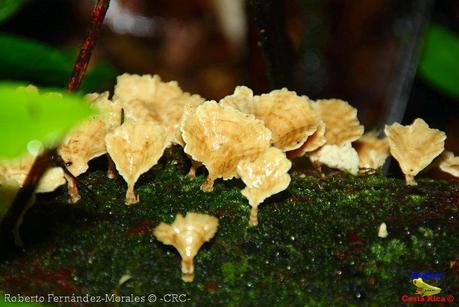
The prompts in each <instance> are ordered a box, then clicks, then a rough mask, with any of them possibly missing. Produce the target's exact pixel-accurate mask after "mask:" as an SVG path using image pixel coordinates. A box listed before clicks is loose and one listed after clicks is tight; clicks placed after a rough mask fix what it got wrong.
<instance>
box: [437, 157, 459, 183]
mask: <svg viewBox="0 0 459 307" xmlns="http://www.w3.org/2000/svg"><path fill="white" fill-rule="evenodd" d="M439 167H440V169H441V170H442V171H444V172H445V173H448V174H450V175H452V176H454V177H459V157H455V156H454V154H453V153H452V152H450V151H445V152H443V154H442V155H441V157H440V164H439Z"/></svg>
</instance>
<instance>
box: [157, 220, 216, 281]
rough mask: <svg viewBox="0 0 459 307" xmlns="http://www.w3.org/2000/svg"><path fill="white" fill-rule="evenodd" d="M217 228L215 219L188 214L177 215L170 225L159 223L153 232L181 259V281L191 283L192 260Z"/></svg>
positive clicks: (192, 274)
mask: <svg viewBox="0 0 459 307" xmlns="http://www.w3.org/2000/svg"><path fill="white" fill-rule="evenodd" d="M217 228H218V219H217V218H216V217H213V216H210V215H206V214H200V213H192V212H189V213H187V214H186V215H185V217H183V216H182V215H181V214H177V216H176V217H175V221H174V223H172V224H171V225H169V224H165V223H160V224H159V225H158V226H157V227H156V228H155V229H154V230H153V234H154V235H155V237H156V239H158V241H161V242H162V243H163V244H166V245H172V246H174V247H175V248H176V249H177V251H178V252H179V254H180V256H181V257H182V279H183V281H185V282H190V281H193V279H194V265H193V259H194V257H195V256H196V254H197V253H198V251H199V249H200V248H201V246H202V245H203V244H204V243H205V242H207V241H209V240H210V239H212V238H213V236H214V235H215V233H216V232H217Z"/></svg>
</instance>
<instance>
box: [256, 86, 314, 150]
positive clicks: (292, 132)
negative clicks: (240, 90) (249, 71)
mask: <svg viewBox="0 0 459 307" xmlns="http://www.w3.org/2000/svg"><path fill="white" fill-rule="evenodd" d="M309 102H310V100H309V98H308V97H306V96H298V95H297V94H296V93H295V92H291V91H289V90H287V89H285V88H284V89H281V90H274V91H272V92H270V93H269V94H263V95H261V96H256V97H255V109H254V115H255V117H256V118H258V119H261V120H263V121H264V123H265V126H266V127H267V128H269V129H270V130H271V131H272V133H273V136H272V138H273V139H272V143H273V145H274V146H275V147H277V148H279V149H282V150H283V151H288V150H293V149H297V148H299V147H300V146H301V145H303V144H304V142H305V141H306V140H307V138H308V137H309V136H310V135H312V134H313V133H314V132H315V131H316V129H317V126H318V120H317V116H316V114H315V112H314V111H313V110H312V108H311V106H310V103H309Z"/></svg>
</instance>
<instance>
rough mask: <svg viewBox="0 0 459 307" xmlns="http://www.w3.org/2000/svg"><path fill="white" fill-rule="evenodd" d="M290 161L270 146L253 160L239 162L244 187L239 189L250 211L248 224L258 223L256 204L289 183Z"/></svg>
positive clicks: (238, 169)
mask: <svg viewBox="0 0 459 307" xmlns="http://www.w3.org/2000/svg"><path fill="white" fill-rule="evenodd" d="M291 167H292V162H290V160H288V159H287V157H286V156H285V153H283V152H282V151H281V150H280V149H278V148H275V147H271V148H269V149H268V150H266V151H265V152H264V153H263V154H262V155H260V156H259V157H258V158H257V159H256V160H255V161H253V162H250V161H249V160H244V161H241V162H239V164H238V166H237V173H238V175H239V176H240V177H241V179H242V181H244V183H245V184H246V187H245V188H244V189H243V190H242V191H241V192H242V195H244V196H245V197H247V199H248V200H249V204H250V206H252V211H251V213H250V219H249V224H250V225H251V226H256V225H258V206H259V205H260V204H261V203H262V202H263V201H264V200H265V199H266V198H268V197H269V196H271V195H274V194H277V193H279V192H281V191H283V190H285V189H286V188H287V187H288V185H289V184H290V176H289V174H288V170H289V169H290V168H291Z"/></svg>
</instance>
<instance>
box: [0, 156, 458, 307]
mask: <svg viewBox="0 0 459 307" xmlns="http://www.w3.org/2000/svg"><path fill="white" fill-rule="evenodd" d="M186 168H187V166H186V161H185V160H184V159H183V158H182V157H181V156H180V155H171V154H169V155H167V157H166V158H163V160H162V161H161V163H160V164H159V165H157V166H156V167H154V169H153V170H151V171H150V172H148V173H147V174H145V175H144V176H143V177H142V178H141V180H140V181H139V182H138V183H137V186H136V191H137V192H138V193H139V196H140V202H139V203H138V204H136V205H133V206H126V205H124V195H125V189H126V186H125V183H124V181H123V180H122V178H121V177H118V178H117V179H114V180H109V179H107V178H106V171H104V170H103V169H102V168H101V169H99V170H97V169H96V170H94V169H93V170H92V171H91V172H89V173H87V174H84V175H82V176H81V177H80V179H81V181H82V182H83V183H84V184H85V185H86V186H87V187H89V188H90V189H91V190H92V191H93V193H94V195H92V196H91V195H89V194H88V193H83V195H82V199H81V200H80V202H79V203H77V204H69V203H68V196H67V195H66V189H65V188H64V187H63V188H61V189H60V190H58V191H56V192H54V193H53V194H49V195H40V196H38V197H37V203H36V205H35V206H34V207H33V208H32V209H31V210H30V211H29V212H28V213H27V215H26V217H25V220H24V224H23V226H22V230H21V231H22V235H23V238H24V241H25V243H26V245H25V246H24V247H23V248H21V249H15V248H10V249H8V250H4V249H2V251H1V253H2V255H1V256H2V259H1V261H0V292H3V293H10V294H15V293H21V294H23V295H44V296H47V294H48V293H54V294H55V295H72V294H76V295H84V294H90V295H101V296H102V297H103V298H104V299H105V295H106V294H107V295H108V297H109V299H110V298H111V299H114V297H116V296H117V295H119V300H121V299H124V300H126V299H127V300H129V299H130V298H131V297H127V296H129V295H139V296H142V295H148V294H155V295H156V297H157V302H158V303H161V301H160V300H161V299H165V298H166V299H167V298H169V299H170V298H171V296H168V297H165V295H166V294H185V295H186V296H182V297H181V298H182V299H184V298H185V299H186V300H187V301H186V302H187V303H188V304H191V305H196V306H202V305H203V304H204V303H212V305H234V306H239V305H252V306H253V305H259V306H263V305H266V304H268V303H275V304H276V305H279V306H294V305H330V304H331V305H333V306H336V305H356V306H357V305H361V304H366V305H369V304H374V305H381V306H383V305H386V306H387V305H396V304H399V303H400V302H401V296H402V295H403V294H407V295H411V296H414V292H415V287H414V286H413V285H412V283H411V282H410V277H411V273H412V272H439V273H442V274H444V276H443V277H442V278H441V279H438V280H435V283H436V285H437V286H439V287H440V288H441V289H442V294H450V293H454V292H455V291H456V293H457V288H454V285H457V284H459V283H458V275H457V270H458V264H457V262H454V261H455V260H457V259H456V258H457V252H458V246H459V239H458V236H457V234H458V215H457V213H458V208H459V184H458V183H451V182H446V181H434V180H429V179H420V180H419V184H418V185H417V186H414V187H413V186H406V185H405V183H404V181H403V180H400V179H394V178H388V177H383V176H382V175H380V174H378V173H376V174H371V175H362V176H357V177H354V176H350V175H346V174H343V173H339V174H334V175H333V176H332V175H329V176H326V177H325V178H321V177H320V176H314V175H311V174H304V173H301V172H300V171H293V172H292V182H291V184H290V186H289V188H288V189H287V190H286V191H284V192H282V193H280V194H278V195H276V196H274V197H271V198H270V199H268V200H266V201H265V202H264V203H263V204H262V205H261V206H260V208H259V225H258V226H257V227H250V226H249V225H248V218H249V215H250V210H251V207H250V206H249V205H248V202H247V200H246V199H245V198H244V197H243V196H242V195H241V193H240V189H241V188H243V184H242V182H241V181H240V180H231V181H217V182H216V184H215V189H214V191H213V192H211V193H204V192H202V191H201V190H200V189H199V186H200V185H201V184H202V183H203V181H204V179H205V178H204V176H203V175H199V174H198V176H197V177H196V178H195V179H192V178H190V177H188V176H186V172H187V169H186ZM94 199H97V202H95V201H94ZM186 212H200V213H206V214H210V215H213V216H216V217H218V218H219V223H220V227H219V230H218V232H217V234H216V236H215V238H214V239H213V240H212V241H210V242H209V243H206V244H205V245H204V246H203V247H202V248H201V250H200V252H199V254H198V255H197V256H196V258H195V280H194V282H192V283H184V282H183V281H182V278H181V270H180V261H181V259H180V256H179V255H178V253H177V252H176V250H175V249H174V248H173V247H171V246H166V245H163V244H162V243H160V242H158V241H157V240H156V239H155V238H154V236H153V235H152V230H153V228H154V227H155V226H156V225H158V224H159V223H160V222H166V223H171V222H172V221H173V220H174V218H175V216H176V214H177V213H182V214H185V213H186ZM382 222H385V223H386V224H387V229H388V232H389V235H388V237H387V238H380V237H378V227H379V225H380V224H381V223H382ZM126 274H129V276H130V278H128V279H127V281H125V282H124V283H122V284H121V285H119V281H120V278H121V277H123V276H126ZM124 279H125V280H126V278H124ZM112 294H113V296H112ZM163 302H164V301H163ZM77 305H78V304H77ZM139 305H142V304H141V303H140V304H139Z"/></svg>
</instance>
